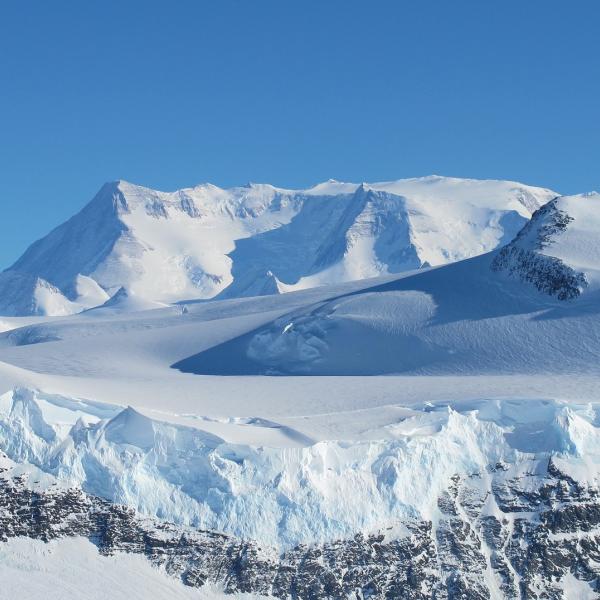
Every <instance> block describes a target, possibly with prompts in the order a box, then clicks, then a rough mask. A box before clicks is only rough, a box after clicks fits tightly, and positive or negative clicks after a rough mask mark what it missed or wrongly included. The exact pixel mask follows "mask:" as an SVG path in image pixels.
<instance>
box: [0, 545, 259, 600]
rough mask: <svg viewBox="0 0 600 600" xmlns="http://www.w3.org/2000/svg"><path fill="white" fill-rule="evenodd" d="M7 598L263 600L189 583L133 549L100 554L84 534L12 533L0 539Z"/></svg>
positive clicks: (1, 582) (0, 580)
mask: <svg viewBox="0 0 600 600" xmlns="http://www.w3.org/2000/svg"><path fill="white" fill-rule="evenodd" d="M0 590H2V592H1V594H2V597H3V598H15V599H16V598H22V599H28V600H35V599H38V598H44V600H66V599H67V598H85V600H105V599H106V598H107V597H110V599H111V600H149V599H152V600H225V599H229V598H230V599H231V600H260V598H266V597H264V596H258V595H254V594H227V595H226V594H224V593H222V592H220V591H219V590H218V589H216V588H211V587H210V586H205V587H203V588H202V589H200V590H199V589H197V588H189V587H186V586H185V585H183V583H181V582H180V581H178V580H177V579H175V578H173V577H170V576H168V575H167V574H166V573H164V572H162V571H160V570H158V569H156V568H154V567H153V566H152V565H151V564H150V563H149V562H148V560H147V559H146V558H144V557H142V556H137V555H133V554H116V555H114V556H102V555H101V554H99V553H98V550H97V548H96V547H95V546H94V545H93V544H92V543H91V542H89V541H88V540H87V539H83V538H64V539H61V540H54V541H51V542H49V543H45V542H41V541H38V540H32V539H29V538H14V539H11V540H9V541H8V542H4V543H1V544H0Z"/></svg>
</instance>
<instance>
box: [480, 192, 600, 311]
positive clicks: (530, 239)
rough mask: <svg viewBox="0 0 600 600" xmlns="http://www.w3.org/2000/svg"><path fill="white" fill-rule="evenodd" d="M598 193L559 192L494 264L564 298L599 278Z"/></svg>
mask: <svg viewBox="0 0 600 600" xmlns="http://www.w3.org/2000/svg"><path fill="white" fill-rule="evenodd" d="M599 198H600V196H599V195H598V194H596V193H591V194H583V195H580V196H571V197H561V198H555V199H554V200H552V201H551V202H548V203H547V204H545V205H544V206H542V207H541V208H539V209H538V210H537V211H536V212H535V213H534V214H533V216H532V218H531V221H529V223H527V224H526V225H525V227H523V229H522V230H521V231H520V232H519V234H518V235H517V236H516V237H515V239H514V240H513V241H512V242H511V243H510V244H508V245H507V246H505V247H504V248H502V249H501V250H500V251H499V252H498V254H497V256H496V257H495V259H494V261H493V262H492V270H494V271H497V272H500V271H504V272H506V273H507V274H508V275H509V276H510V277H513V278H516V279H520V280H521V281H524V282H527V283H530V284H533V285H534V286H535V287H536V288H537V289H538V290H539V291H540V292H543V293H545V294H548V295H550V296H556V297H557V298H558V299H559V300H572V299H574V298H577V297H578V296H580V295H581V293H582V292H583V291H584V290H585V289H586V288H588V286H589V283H590V280H592V281H593V280H597V274H596V273H595V272H597V262H596V259H597V256H598V249H597V246H598V243H597V242H598V217H597V212H598V211H597V208H598V200H599Z"/></svg>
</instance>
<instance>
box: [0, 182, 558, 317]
mask: <svg viewBox="0 0 600 600" xmlns="http://www.w3.org/2000/svg"><path fill="white" fill-rule="evenodd" d="M554 197H556V194H555V193H554V192H552V191H550V190H547V189H542V188H535V187H530V186H526V185H522V184H519V183H514V182H508V181H479V180H472V179H453V178H445V177H437V176H431V177H424V178H419V179H404V180H398V181H391V182H384V183H374V184H361V185H357V184H350V183H341V182H337V181H333V180H331V181H328V182H325V183H322V184H319V185H317V186H315V187H313V188H309V189H306V190H288V189H281V188H276V187H273V186H271V185H264V184H261V185H256V184H249V185H247V186H244V187H236V188H230V189H221V188H218V187H216V186H214V185H210V184H203V185H199V186H197V187H194V188H188V189H183V190H179V191H176V192H172V193H164V192H158V191H155V190H151V189H148V188H144V187H140V186H136V185H132V184H130V183H127V182H123V181H119V182H115V183H108V184H106V185H104V186H103V187H102V189H101V190H100V191H99V192H98V194H97V195H96V196H95V197H94V199H93V200H92V201H91V202H90V203H89V204H88V205H87V206H85V207H84V208H83V209H82V210H81V212H79V213H78V214H76V215H75V216H73V217H72V218H71V219H69V220H68V221H67V222H65V223H63V224H62V225H60V226H59V227H57V228H56V229H54V230H53V231H51V232H50V233H49V234H48V235H47V236H45V237H44V238H42V239H40V240H38V241H37V242H35V243H34V244H32V245H31V246H30V247H29V249H28V250H27V251H26V252H25V253H24V254H23V255H22V256H21V258H19V260H17V262H15V264H14V265H12V266H11V267H10V268H9V269H7V270H6V271H4V272H3V273H1V274H0V314H3V315H17V316H18V315H67V314H73V313H77V312H81V311H83V310H86V309H90V308H94V307H97V306H101V305H103V304H105V303H106V302H108V301H110V299H111V298H112V297H113V296H114V295H115V294H117V293H119V294H120V295H121V296H122V295H123V294H125V293H126V294H127V296H128V297H131V298H136V302H135V303H134V304H135V305H136V306H138V305H143V306H154V305H160V304H161V303H162V304H165V303H166V304H170V303H174V302H180V301H184V300H191V299H204V300H205V299H213V298H233V297H243V296H259V295H267V294H277V293H282V292H287V291H294V290H299V289H306V288H311V287H315V286H321V285H329V284H335V283H341V282H344V281H352V280H359V279H365V278H369V277H376V276H379V275H383V274H388V273H402V272H405V271H410V270H413V269H420V268H422V267H427V266H438V265H443V264H447V263H450V262H454V261H457V260H461V259H465V258H469V257H472V256H476V255H479V254H482V253H485V252H488V251H491V250H493V249H495V248H497V247H498V246H502V245H504V244H506V243H507V242H509V241H510V240H511V239H512V238H513V237H514V236H515V235H516V234H517V233H518V232H519V231H520V229H521V228H522V227H523V226H524V225H525V223H526V222H527V221H528V219H529V218H530V217H531V214H532V213H533V212H534V211H535V210H537V209H538V208H540V207H541V206H543V205H544V204H545V203H546V202H548V201H550V200H551V199H553V198H554ZM113 304H114V302H113Z"/></svg>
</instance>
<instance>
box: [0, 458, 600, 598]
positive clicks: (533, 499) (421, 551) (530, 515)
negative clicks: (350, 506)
mask: <svg viewBox="0 0 600 600" xmlns="http://www.w3.org/2000/svg"><path fill="white" fill-rule="evenodd" d="M33 479H36V475H35V474H27V473H26V474H19V472H18V468H17V469H15V467H14V466H11V465H10V463H7V462H5V463H4V467H3V468H2V469H1V472H0V541H6V540H7V539H9V538H12V537H15V536H27V537H30V538H35V539H39V540H44V541H49V540H52V539H55V538H60V537H65V536H85V537H87V538H89V539H90V540H91V541H92V542H93V543H94V544H95V545H96V546H97V547H98V550H99V552H101V553H104V554H113V553H117V552H130V553H136V554H141V555H144V556H146V557H147V558H148V560H149V561H151V562H152V563H153V564H155V565H157V566H161V567H163V568H164V569H165V570H166V571H167V573H169V574H170V575H172V576H174V577H179V578H181V579H182V581H183V582H184V583H185V584H187V585H189V586H194V587H201V586H203V585H204V584H205V583H209V582H210V583H213V582H218V583H220V584H222V585H223V586H224V589H225V591H226V592H228V593H234V592H256V593H260V594H264V595H272V596H274V597H276V598H282V599H285V598H296V599H298V600H300V599H302V600H320V599H323V598H330V599H338V598H339V599H342V598H372V599H386V600H387V599H396V598H415V599H416V598H423V599H426V598H448V599H454V598H456V599H458V598H469V599H487V598H515V599H516V598H539V599H542V598H544V599H560V598H568V597H572V598H574V597H578V598H593V597H600V494H599V491H598V489H597V487H594V486H590V485H582V484H581V483H578V482H577V481H575V480H574V479H573V478H572V477H571V476H570V475H569V474H568V473H567V472H566V470H565V469H563V466H562V463H561V459H560V458H557V459H553V458H550V459H549V460H548V461H546V462H545V463H544V462H531V464H529V465H522V466H521V469H520V471H517V470H515V469H514V467H509V466H508V465H505V464H501V463H499V464H497V465H493V466H490V467H489V468H488V469H487V470H486V471H485V472H479V473H473V474H471V475H469V476H467V477H459V476H455V477H453V478H451V480H450V481H449V482H448V487H447V489H446V490H445V491H444V492H443V493H442V494H441V495H440V497H439V498H438V507H439V509H440V515H441V517H440V518H439V519H436V520H435V522H434V521H428V520H418V519H415V520H406V521H404V522H402V523H398V524H397V525H396V526H394V528H393V530H392V528H390V529H389V530H384V531H382V532H380V533H377V534H361V533H357V535H356V536H355V537H354V538H352V539H347V540H339V541H336V542H331V543H327V544H321V545H315V546H306V545H299V546H297V547H295V548H293V549H291V550H287V551H285V552H283V553H278V552H277V551H276V550H275V549H273V548H269V547H265V546H262V545H259V544H258V543H256V542H253V541H249V540H241V539H237V538H234V537H230V536H226V535H222V534H219V533H216V532H210V531H199V530H193V529H190V528H183V527H178V526H175V525H171V524H169V523H165V522H162V521H160V520H157V519H148V518H142V517H141V516H139V515H137V514H136V513H135V511H134V510H132V509H129V508H127V507H124V506H120V505H117V504H112V503H109V502H107V501H105V500H103V499H101V498H98V497H96V496H92V495H89V494H86V493H85V492H83V491H82V490H80V489H77V488H70V489H67V488H61V487H59V486H58V485H57V484H56V483H54V484H52V483H50V484H47V485H45V486H44V487H39V486H38V489H36V485H37V484H38V483H39V482H38V481H37V480H36V481H32V480H33ZM490 506H493V510H490Z"/></svg>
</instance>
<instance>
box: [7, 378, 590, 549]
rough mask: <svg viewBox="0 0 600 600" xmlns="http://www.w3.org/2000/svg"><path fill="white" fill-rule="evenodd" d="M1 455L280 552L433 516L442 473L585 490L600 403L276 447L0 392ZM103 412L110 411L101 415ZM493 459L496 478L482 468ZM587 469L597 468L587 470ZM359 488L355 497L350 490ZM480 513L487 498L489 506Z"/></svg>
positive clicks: (447, 480)
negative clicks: (569, 481)
mask: <svg viewBox="0 0 600 600" xmlns="http://www.w3.org/2000/svg"><path fill="white" fill-rule="evenodd" d="M0 411H1V412H0V447H1V448H2V449H3V451H4V452H5V453H6V455H7V456H8V457H9V458H10V459H11V460H13V461H15V462H17V463H23V464H31V465H33V466H35V467H37V468H39V469H40V470H41V471H43V472H44V473H47V474H49V475H52V476H53V477H55V478H56V480H57V481H58V482H60V483H61V484H62V485H64V486H77V487H80V488H81V489H83V490H84V491H86V492H87V493H90V494H93V495H96V496H100V497H102V498H106V499H108V500H110V501H111V502H114V503H117V504H124V505H127V506H131V507H133V508H135V509H136V511H139V512H140V513H141V514H145V515H148V516H153V517H157V518H160V519H165V520H167V521H170V522H174V523H180V524H184V525H189V526H193V527H195V528H200V529H209V530H214V531H219V532H223V533H227V534H230V535H233V536H237V537H240V538H244V539H252V540H255V541H257V542H259V543H264V544H268V545H270V546H274V547H279V548H283V549H289V548H292V547H294V546H296V545H298V544H301V543H313V544H314V543H323V542H327V541H333V540H337V539H345V538H348V537H352V536H353V535H354V534H355V533H356V532H357V531H361V532H366V533H373V532H377V531H381V530H385V529H386V528H397V527H399V525H400V524H401V523H402V522H404V521H406V520H407V519H420V520H432V521H434V522H435V521H436V520H438V519H439V518H440V515H439V508H438V505H437V502H438V498H439V497H440V495H442V493H443V492H444V490H446V489H447V488H448V486H449V485H450V484H451V481H452V478H453V477H457V476H458V477H465V476H468V475H471V474H473V473H481V474H482V475H481V477H482V482H481V485H482V486H484V487H485V488H486V489H491V487H492V485H494V483H493V482H494V480H496V479H498V478H499V477H501V478H507V477H509V476H514V472H515V471H517V472H518V471H519V469H523V468H524V465H529V467H528V468H530V469H531V468H534V469H535V467H533V466H532V465H534V464H536V463H544V461H546V462H547V460H548V458H549V457H554V458H555V459H558V460H560V461H562V462H563V463H564V464H566V465H567V468H568V472H569V474H571V475H572V476H573V477H574V478H576V479H578V480H581V481H583V482H585V483H591V484H593V485H595V486H597V485H598V467H597V465H598V464H600V430H599V427H600V405H595V404H591V403H589V404H586V405H572V404H567V403H562V402H558V401H553V400H539V401H537V402H536V401H530V402H529V403H528V407H527V412H526V413H525V414H523V413H522V411H521V405H520V404H519V403H518V402H510V401H507V402H490V401H485V400H481V401H479V402H470V403H462V404H461V405H455V406H451V405H444V404H437V405H432V404H427V405H424V406H422V407H418V408H417V407H412V408H411V409H410V411H409V412H410V414H409V415H407V416H406V417H405V418H402V419H401V420H399V421H398V422H395V423H390V424H388V425H386V434H387V439H381V440H372V441H362V442H360V441H359V442H356V441H351V440H327V441H321V442H317V443H314V444H310V445H305V446H300V447H293V448H292V447H287V448H276V447H268V446H251V445H242V444H232V443H228V442H226V441H225V440H223V439H220V438H219V437H218V436H216V435H214V434H211V433H209V432H207V431H203V430H202V428H201V427H197V428H192V427H184V426H181V425H174V424H170V423H166V422H160V421H156V420H153V419H150V418H148V417H146V416H144V415H142V414H140V413H139V412H137V411H136V410H134V409H132V408H124V409H122V410H119V409H117V408H115V407H106V406H102V405H98V404H95V403H90V402H86V401H82V400H78V399H72V398H65V397H58V396H56V395H48V394H45V393H43V392H40V391H36V390H29V389H15V390H13V391H11V392H8V393H6V394H4V395H3V396H2V397H0ZM107 411H108V412H111V411H112V413H113V414H112V416H111V417H110V418H109V417H106V413H107ZM497 464H503V465H505V467H504V470H503V471H501V474H500V475H498V474H495V475H492V474H490V473H489V468H490V466H493V465H497ZM595 465H596V466H595ZM357 490H360V494H357ZM488 508H489V510H490V511H492V514H493V512H494V510H495V509H494V505H493V503H492V504H490V506H489V507H488Z"/></svg>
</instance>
